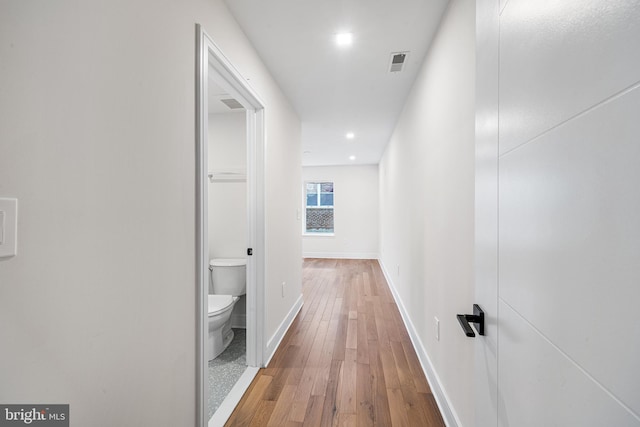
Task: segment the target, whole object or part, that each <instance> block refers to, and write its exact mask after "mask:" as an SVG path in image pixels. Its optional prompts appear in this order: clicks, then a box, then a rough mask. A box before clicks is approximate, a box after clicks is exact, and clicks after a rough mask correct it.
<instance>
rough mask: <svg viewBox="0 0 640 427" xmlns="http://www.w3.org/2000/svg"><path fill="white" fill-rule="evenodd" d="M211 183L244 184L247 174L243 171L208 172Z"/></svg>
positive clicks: (220, 170) (217, 170)
mask: <svg viewBox="0 0 640 427" xmlns="http://www.w3.org/2000/svg"><path fill="white" fill-rule="evenodd" d="M209 181H211V182H246V181H247V172H246V171H245V170H244V169H216V170H213V171H211V172H209Z"/></svg>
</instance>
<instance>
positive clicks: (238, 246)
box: [209, 112, 247, 259]
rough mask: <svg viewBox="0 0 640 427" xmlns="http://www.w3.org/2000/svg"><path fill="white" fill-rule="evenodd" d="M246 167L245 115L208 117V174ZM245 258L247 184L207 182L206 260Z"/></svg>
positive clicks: (212, 115) (241, 182) (242, 113)
mask: <svg viewBox="0 0 640 427" xmlns="http://www.w3.org/2000/svg"><path fill="white" fill-rule="evenodd" d="M246 168H247V129H246V115H245V113H244V112H240V113H231V114H209V173H212V172H213V173H216V172H219V171H224V170H244V171H245V173H246ZM246 256H247V183H246V181H237V182H236V181H219V180H214V181H213V182H211V179H210V180H209V259H212V258H245V257H246Z"/></svg>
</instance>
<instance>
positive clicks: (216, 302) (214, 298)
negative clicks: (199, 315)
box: [209, 295, 233, 316]
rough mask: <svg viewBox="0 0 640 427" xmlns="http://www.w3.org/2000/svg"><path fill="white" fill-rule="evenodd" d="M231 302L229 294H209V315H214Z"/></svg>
mask: <svg viewBox="0 0 640 427" xmlns="http://www.w3.org/2000/svg"><path fill="white" fill-rule="evenodd" d="M232 304H233V296H231V295H209V316H215V315H216V314H218V313H220V312H221V311H224V310H226V309H227V308H229V306H230V305H232Z"/></svg>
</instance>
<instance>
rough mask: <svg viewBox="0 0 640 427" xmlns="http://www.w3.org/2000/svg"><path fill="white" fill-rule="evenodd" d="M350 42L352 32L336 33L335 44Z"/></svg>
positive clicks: (347, 43) (351, 41) (344, 44)
mask: <svg viewBox="0 0 640 427" xmlns="http://www.w3.org/2000/svg"><path fill="white" fill-rule="evenodd" d="M351 43H353V34H351V33H338V34H336V44H337V45H338V46H349V45H350V44H351Z"/></svg>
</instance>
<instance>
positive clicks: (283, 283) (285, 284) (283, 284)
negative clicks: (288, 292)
mask: <svg viewBox="0 0 640 427" xmlns="http://www.w3.org/2000/svg"><path fill="white" fill-rule="evenodd" d="M285 286H287V283H286V282H282V298H284V288H285Z"/></svg>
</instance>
